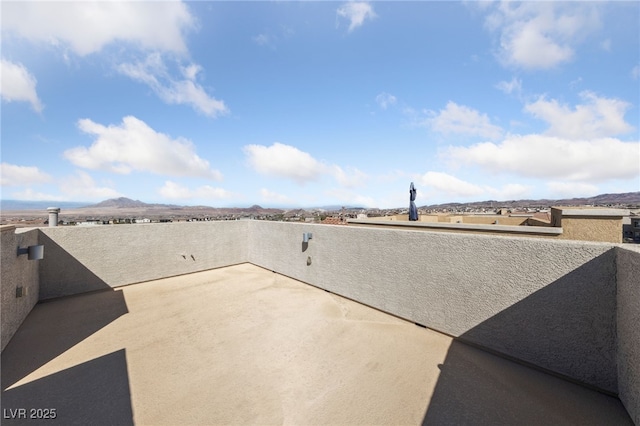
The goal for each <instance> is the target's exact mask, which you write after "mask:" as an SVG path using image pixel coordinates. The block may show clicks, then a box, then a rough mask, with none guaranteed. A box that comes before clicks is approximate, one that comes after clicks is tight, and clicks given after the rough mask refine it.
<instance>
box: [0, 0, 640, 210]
mask: <svg viewBox="0 0 640 426" xmlns="http://www.w3.org/2000/svg"><path fill="white" fill-rule="evenodd" d="M639 16H640V3H638V2H611V3H607V2H604V3H601V2H598V3H595V2H562V3H554V2H525V3H514V2H482V3H480V2H289V1H280V2H97V3H93V2H64V3H58V2H2V41H1V43H2V45H1V48H2V68H1V72H2V84H1V96H2V130H1V131H2V172H1V173H2V175H1V176H2V194H1V196H2V198H3V199H24V200H52V201H54V200H59V201H101V200H104V199H107V198H113V197H118V196H125V197H129V198H134V199H140V200H142V201H145V202H160V203H172V204H185V205H198V204H202V205H209V206H248V205H252V204H260V205H263V206H290V207H296V206H303V207H309V206H321V205H336V204H337V205H360V206H366V207H381V208H388V207H403V206H406V205H408V196H409V184H410V182H412V181H413V182H415V185H416V188H417V189H418V196H417V200H416V202H417V204H418V205H425V204H434V203H442V202H453V201H455V202H464V201H479V200H487V199H495V200H508V199H520V198H564V197H577V196H591V195H597V194H600V193H610V192H631V191H639V190H640V142H639V139H640V138H639V129H640V118H639V117H640V19H639Z"/></svg>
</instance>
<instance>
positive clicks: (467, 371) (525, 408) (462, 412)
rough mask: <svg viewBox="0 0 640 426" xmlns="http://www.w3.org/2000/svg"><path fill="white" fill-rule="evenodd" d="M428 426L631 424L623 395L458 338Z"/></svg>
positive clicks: (435, 395)
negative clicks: (613, 395)
mask: <svg viewBox="0 0 640 426" xmlns="http://www.w3.org/2000/svg"><path fill="white" fill-rule="evenodd" d="M438 367H439V368H440V370H441V372H440V377H439V379H438V383H437V385H436V388H435V391H434V393H433V396H432V397H431V401H430V403H429V406H428V408H427V412H426V414H425V416H424V419H423V422H422V424H423V425H430V426H431V425H455V426H459V425H536V426H538V425H550V424H553V425H594V426H595V425H598V426H602V425H612V426H613V425H616V426H621V425H629V426H633V423H632V422H631V419H630V418H629V415H628V414H627V412H626V410H625V409H624V407H623V405H622V403H621V402H620V400H619V399H618V398H615V397H612V396H608V395H604V394H602V393H600V392H596V391H594V390H591V389H588V388H585V387H583V386H580V385H577V384H574V383H571V382H568V381H566V380H563V379H560V378H558V377H555V376H552V375H549V374H541V373H540V372H539V371H536V370H533V369H531V368H529V367H526V366H523V365H520V364H517V363H515V362H511V361H507V360H505V359H503V358H499V357H496V356H494V355H492V354H489V353H488V352H486V351H483V350H480V349H477V348H474V347H472V346H469V345H467V344H464V343H461V342H458V341H454V342H452V344H451V347H450V348H449V352H448V353H447V358H446V361H445V362H444V364H440V365H439V366H438Z"/></svg>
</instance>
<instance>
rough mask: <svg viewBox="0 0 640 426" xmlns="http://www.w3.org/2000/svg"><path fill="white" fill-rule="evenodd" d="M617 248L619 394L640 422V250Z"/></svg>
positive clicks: (636, 421)
mask: <svg viewBox="0 0 640 426" xmlns="http://www.w3.org/2000/svg"><path fill="white" fill-rule="evenodd" d="M615 250H616V268H617V271H616V283H617V312H616V321H617V361H618V362H617V363H618V396H619V398H620V400H621V401H622V403H623V404H624V406H625V408H626V409H627V412H628V413H629V415H630V416H631V419H632V420H633V421H634V422H635V424H637V425H640V328H639V327H638V324H640V250H637V249H635V248H633V249H632V248H629V249H627V248H624V247H620V246H618V247H616V249H615Z"/></svg>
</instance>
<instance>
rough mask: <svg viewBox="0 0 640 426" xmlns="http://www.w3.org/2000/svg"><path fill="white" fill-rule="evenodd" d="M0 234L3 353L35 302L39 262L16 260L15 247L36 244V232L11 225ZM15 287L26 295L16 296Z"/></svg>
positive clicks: (19, 258)
mask: <svg viewBox="0 0 640 426" xmlns="http://www.w3.org/2000/svg"><path fill="white" fill-rule="evenodd" d="M0 234H1V238H2V240H1V241H0V247H1V248H2V254H1V256H2V257H1V258H0V274H1V276H0V289H1V291H0V293H1V297H2V306H1V309H2V310H1V311H0V316H1V317H2V318H1V319H0V321H1V322H0V323H1V324H2V327H0V329H2V340H1V343H2V348H1V349H0V350H3V349H4V348H5V346H7V343H9V340H11V337H13V335H14V333H15V332H16V330H17V329H18V327H20V324H22V322H23V321H24V319H25V318H26V317H27V315H28V314H29V312H31V309H32V308H33V306H34V305H35V304H36V302H37V301H38V286H39V279H38V263H39V262H41V260H29V259H28V258H27V255H26V254H25V255H20V256H19V257H18V247H20V248H26V247H28V246H33V245H36V244H38V231H37V230H30V231H26V232H23V231H18V232H16V229H15V227H14V226H3V227H2V228H1V230H0ZM46 255H47V253H46V250H45V256H46ZM17 287H22V289H23V292H25V293H26V294H25V295H24V296H23V297H16V288H17Z"/></svg>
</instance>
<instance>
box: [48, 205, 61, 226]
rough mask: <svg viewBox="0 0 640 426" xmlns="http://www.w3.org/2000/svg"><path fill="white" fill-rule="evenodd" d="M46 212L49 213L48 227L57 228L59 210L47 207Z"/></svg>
mask: <svg viewBox="0 0 640 426" xmlns="http://www.w3.org/2000/svg"><path fill="white" fill-rule="evenodd" d="M47 211H48V212H49V227H52V226H58V213H60V208H58V207H48V208H47Z"/></svg>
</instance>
